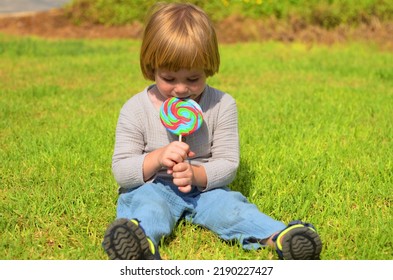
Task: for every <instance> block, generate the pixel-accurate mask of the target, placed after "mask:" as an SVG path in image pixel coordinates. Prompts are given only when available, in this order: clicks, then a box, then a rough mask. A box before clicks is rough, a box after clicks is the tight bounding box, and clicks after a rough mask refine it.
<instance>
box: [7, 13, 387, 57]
mask: <svg viewBox="0 0 393 280" xmlns="http://www.w3.org/2000/svg"><path fill="white" fill-rule="evenodd" d="M216 27H217V34H218V39H219V41H220V43H237V42H247V41H266V40H276V41H282V42H294V41H299V42H305V43H310V44H312V43H322V44H335V43H343V42H348V41H368V42H370V41H372V42H374V43H375V44H377V45H379V46H380V47H381V48H383V49H386V50H391V51H393V36H391V34H393V23H392V22H388V23H381V22H380V21H379V20H378V19H375V20H372V21H371V22H369V23H368V24H363V25H360V26H358V27H357V28H350V27H347V26H339V27H337V28H335V29H333V30H326V29H323V28H321V27H318V26H310V25H307V24H305V23H304V22H303V21H302V20H301V19H295V18H294V19H292V20H291V21H290V22H279V21H277V20H275V19H268V20H251V19H245V18H241V17H238V16H232V17H230V18H227V19H225V20H223V21H222V22H218V23H217V24H216ZM142 29H143V26H142V24H141V23H139V22H135V23H132V24H130V25H127V26H121V27H114V26H103V25H97V24H83V25H79V26H77V25H75V24H73V23H72V22H71V20H70V19H69V17H68V16H67V12H66V11H65V10H63V9H54V10H50V11H47V12H39V13H30V14H16V15H9V16H2V17H0V32H2V33H6V34H14V35H35V36H40V37H45V38H132V39H139V38H140V37H141V34H142Z"/></svg>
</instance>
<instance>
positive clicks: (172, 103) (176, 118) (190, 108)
mask: <svg viewBox="0 0 393 280" xmlns="http://www.w3.org/2000/svg"><path fill="white" fill-rule="evenodd" d="M160 119H161V122H162V124H163V125H164V126H165V128H166V129H167V130H169V131H170V132H171V133H173V134H176V135H179V141H181V139H182V136H187V135H190V134H192V133H194V132H195V131H196V130H198V129H199V128H200V127H201V125H202V122H203V117H202V109H201V107H200V106H199V104H198V103H196V102H195V101H194V100H192V99H179V98H176V97H171V98H169V99H167V100H166V101H165V102H164V103H163V104H162V106H161V109H160Z"/></svg>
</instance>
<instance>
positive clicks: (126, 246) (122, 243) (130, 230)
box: [102, 219, 161, 260]
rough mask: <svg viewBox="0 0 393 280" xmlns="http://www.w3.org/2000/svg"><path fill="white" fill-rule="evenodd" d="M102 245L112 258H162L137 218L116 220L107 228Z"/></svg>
mask: <svg viewBox="0 0 393 280" xmlns="http://www.w3.org/2000/svg"><path fill="white" fill-rule="evenodd" d="M102 246H103V247H104V250H105V251H106V253H107V254H108V256H109V258H110V259H111V260H157V259H161V258H160V255H159V253H158V249H157V247H156V246H155V245H154V243H153V242H152V241H151V240H150V238H149V237H147V236H146V234H145V232H144V230H143V229H142V227H140V226H139V222H138V221H137V220H128V219H118V220H115V221H114V222H113V223H112V224H111V225H110V226H109V227H108V229H107V230H106V232H105V236H104V241H103V243H102Z"/></svg>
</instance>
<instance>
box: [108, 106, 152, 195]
mask: <svg viewBox="0 0 393 280" xmlns="http://www.w3.org/2000/svg"><path fill="white" fill-rule="evenodd" d="M134 103H135V102H131V101H128V102H127V103H126V104H125V105H124V106H123V107H122V109H121V110H120V115H119V119H118V122H117V127H116V137H115V147H114V153H113V157H112V172H113V175H114V178H115V180H116V182H117V183H118V184H119V186H120V187H121V188H134V187H137V186H140V185H142V184H143V183H144V180H143V161H144V158H145V156H146V153H144V146H145V145H144V136H143V127H142V126H141V124H142V123H143V122H142V121H141V120H140V116H141V113H138V110H139V109H138V107H139V108H140V106H135V104H134Z"/></svg>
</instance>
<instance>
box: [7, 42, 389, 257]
mask: <svg viewBox="0 0 393 280" xmlns="http://www.w3.org/2000/svg"><path fill="white" fill-rule="evenodd" d="M139 44H140V43H139V42H137V41H129V40H117V41H103V40H94V41H87V40H68V41H62V40H43V39H37V38H31V37H24V38H17V37H11V36H7V35H0V61H1V67H0V161H1V165H0V232H1V238H0V259H106V258H107V257H106V255H105V253H104V252H103V250H102V248H101V241H102V237H103V233H104V231H105V229H106V226H107V225H108V224H109V223H110V222H111V221H112V220H113V219H114V218H115V210H116V209H115V207H116V198H117V192H116V191H117V185H116V182H115V181H114V179H113V177H112V174H111V167H110V166H111V156H112V152H113V144H114V132H115V126H116V122H117V117H118V113H119V110H120V107H121V106H122V105H123V103H124V102H125V101H126V100H127V99H128V98H129V97H130V96H131V95H132V94H135V93H137V92H139V91H141V90H142V89H143V88H144V87H145V86H146V85H148V84H149V82H148V81H145V80H144V79H143V78H142V75H141V74H140V71H139V64H138V63H139V62H138V61H139V60H138V52H139ZM221 54H222V61H223V63H222V68H221V71H220V73H219V74H218V75H217V76H215V77H213V78H211V79H210V81H209V83H210V84H211V85H213V86H215V87H218V88H220V89H222V90H225V91H227V92H229V93H230V94H231V95H233V96H234V97H235V98H236V100H237V104H238V109H239V122H240V136H241V153H242V154H241V167H240V169H239V172H238V176H237V179H236V180H235V182H234V183H233V184H232V186H231V187H232V188H233V189H235V190H239V191H242V192H243V193H244V194H245V195H246V196H247V197H248V198H249V200H250V201H251V202H253V203H255V204H256V205H257V206H258V207H259V208H260V209H261V210H262V211H263V212H265V213H267V214H269V215H271V216H273V217H274V218H276V219H280V220H283V221H284V222H289V221H290V220H292V219H299V218H300V219H304V220H307V221H311V222H312V223H314V224H315V225H316V227H317V228H318V230H319V233H320V235H321V237H322V239H323V242H324V249H323V254H322V258H323V259H393V250H392V249H393V248H392V247H393V242H392V236H393V218H392V217H393V211H392V198H393V190H392V185H393V158H392V155H393V128H392V127H393V68H392V67H391V65H392V64H393V54H392V53H389V52H384V51H381V50H379V49H378V48H377V47H376V46H373V45H371V44H370V45H366V44H356V43H352V44H347V45H336V46H332V47H327V46H318V45H314V46H312V47H310V46H306V45H302V44H289V45H286V44H281V43H275V42H268V43H249V44H239V45H224V46H221ZM161 253H162V255H163V257H164V258H166V259H276V256H275V254H274V252H273V251H272V250H270V249H266V250H259V251H251V252H248V251H243V250H242V249H241V248H239V246H238V245H236V244H232V245H230V244H227V243H225V242H223V241H221V240H219V239H218V238H217V237H216V236H215V235H214V234H212V233H210V232H209V231H207V230H205V229H202V228H199V227H195V226H193V225H190V224H185V223H180V225H179V226H178V227H177V228H176V230H175V231H174V232H173V235H172V236H170V237H168V238H167V239H165V240H164V241H163V244H162V246H161Z"/></svg>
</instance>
